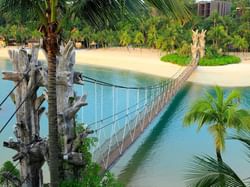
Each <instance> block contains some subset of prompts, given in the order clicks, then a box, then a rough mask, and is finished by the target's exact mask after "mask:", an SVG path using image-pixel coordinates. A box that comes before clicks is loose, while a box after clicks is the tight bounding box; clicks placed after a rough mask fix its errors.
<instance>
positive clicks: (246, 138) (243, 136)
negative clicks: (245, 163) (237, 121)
mask: <svg viewBox="0 0 250 187" xmlns="http://www.w3.org/2000/svg"><path fill="white" fill-rule="evenodd" d="M229 139H233V140H238V141H240V142H242V143H243V144H244V145H245V146H246V148H247V155H248V159H249V162H250V131H247V130H245V131H240V132H239V133H236V134H234V135H232V136H229Z"/></svg>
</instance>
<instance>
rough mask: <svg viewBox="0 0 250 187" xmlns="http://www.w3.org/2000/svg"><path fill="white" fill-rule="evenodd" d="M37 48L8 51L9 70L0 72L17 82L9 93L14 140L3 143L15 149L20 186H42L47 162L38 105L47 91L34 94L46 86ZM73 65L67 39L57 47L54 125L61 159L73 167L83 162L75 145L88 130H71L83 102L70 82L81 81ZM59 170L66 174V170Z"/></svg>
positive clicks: (78, 82) (42, 65)
mask: <svg viewBox="0 0 250 187" xmlns="http://www.w3.org/2000/svg"><path fill="white" fill-rule="evenodd" d="M38 52H39V49H38V48H33V49H32V50H31V54H29V53H28V52H27V50H24V49H20V50H12V51H9V56H10V59H11V62H12V64H13V71H11V72H3V79H5V80H10V81H13V82H14V83H15V84H18V86H17V88H16V91H15V94H14V95H12V96H11V98H12V100H13V102H14V104H15V105H16V108H17V109H18V108H19V109H18V111H17V113H16V125H15V130H14V134H15V136H16V140H15V141H14V140H10V141H8V142H4V146H5V147H8V148H11V149H14V150H16V151H17V154H16V155H15V156H13V160H14V161H17V160H19V161H20V170H21V171H20V173H21V178H20V182H21V184H22V186H23V187H39V186H42V184H43V181H42V169H41V168H42V166H43V164H44V162H45V161H48V164H49V155H48V153H49V151H48V150H49V147H48V143H47V140H46V139H42V138H41V137H40V117H41V115H42V113H43V112H44V111H45V108H44V107H41V105H42V103H43V102H44V101H45V100H46V99H47V95H46V93H44V94H42V95H40V96H37V90H38V89H39V87H45V88H46V87H47V86H48V69H47V66H45V65H44V64H43V63H42V62H40V61H39V60H38ZM45 56H46V54H45ZM74 65H75V52H74V47H73V43H72V42H69V43H68V44H67V45H66V46H65V47H61V50H60V55H58V56H57V87H56V89H57V103H58V106H57V108H58V114H57V116H58V124H57V125H58V127H59V128H58V129H59V132H58V133H59V135H60V138H61V139H63V142H62V144H61V148H62V149H61V151H62V152H61V154H60V155H61V159H62V162H66V163H68V164H69V165H71V166H72V168H77V167H79V166H83V165H84V159H83V158H84V157H83V155H82V153H80V152H79V146H80V145H81V144H82V143H83V139H84V138H85V137H86V136H87V134H88V132H83V133H81V134H76V131H75V130H76V128H75V127H76V121H75V115H76V113H77V112H78V111H79V110H80V108H81V107H82V106H85V105H87V103H86V95H84V96H81V97H78V96H76V93H75V91H74V89H73V85H74V84H83V80H82V74H81V73H80V72H74V70H73V67H74ZM62 169H63V168H62ZM62 173H63V174H64V176H63V177H66V176H65V175H67V172H66V171H63V172H62ZM70 175H71V176H72V173H71V174H70Z"/></svg>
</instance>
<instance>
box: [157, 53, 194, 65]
mask: <svg viewBox="0 0 250 187" xmlns="http://www.w3.org/2000/svg"><path fill="white" fill-rule="evenodd" d="M161 60H162V61H164V62H171V63H174V64H178V65H181V66H185V65H188V64H189V63H190V61H191V57H188V56H181V55H178V54H176V53H173V54H167V55H165V56H163V57H162V58H161Z"/></svg>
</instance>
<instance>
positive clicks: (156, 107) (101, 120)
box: [0, 53, 199, 184]
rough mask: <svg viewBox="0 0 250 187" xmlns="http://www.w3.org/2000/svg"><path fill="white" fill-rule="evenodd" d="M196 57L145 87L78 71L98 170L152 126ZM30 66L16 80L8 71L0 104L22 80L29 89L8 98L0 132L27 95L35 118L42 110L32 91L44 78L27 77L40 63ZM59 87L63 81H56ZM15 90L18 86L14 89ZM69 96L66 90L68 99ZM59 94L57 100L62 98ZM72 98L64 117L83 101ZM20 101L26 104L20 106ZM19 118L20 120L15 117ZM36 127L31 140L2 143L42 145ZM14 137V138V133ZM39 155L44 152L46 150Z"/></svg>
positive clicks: (193, 66) (27, 146)
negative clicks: (10, 104) (88, 97)
mask: <svg viewBox="0 0 250 187" xmlns="http://www.w3.org/2000/svg"><path fill="white" fill-rule="evenodd" d="M67 55H68V54H67ZM65 59H66V58H65ZM198 61H199V54H198V53H197V54H196V56H195V58H193V59H192V60H191V63H190V64H189V65H188V66H186V67H182V68H180V69H179V70H178V71H177V72H176V73H175V74H174V75H173V76H172V77H171V78H170V79H168V80H164V81H160V82H159V83H157V84H152V85H149V86H140V87H135V86H124V85H118V84H112V83H110V82H105V81H103V80H98V79H96V78H94V77H90V76H86V75H82V74H81V78H82V79H83V82H85V85H81V86H82V88H84V87H86V84H88V86H91V87H92V88H93V90H94V94H93V97H94V99H93V102H90V103H89V105H90V106H91V107H92V108H94V113H93V114H92V116H94V120H93V121H91V122H89V123H87V124H86V126H87V131H88V132H91V134H90V135H89V136H91V137H96V138H97V139H98V141H97V145H95V146H93V147H92V149H91V151H92V153H93V159H94V161H96V162H97V163H99V164H100V166H101V168H102V171H103V172H105V171H106V170H108V169H110V167H111V166H112V165H113V164H114V163H115V162H116V161H117V160H118V159H119V158H120V157H121V156H122V155H123V154H124V153H125V151H126V150H128V149H129V147H130V146H131V145H132V144H133V143H134V142H135V141H136V140H137V139H138V138H139V137H140V135H142V134H143V132H144V130H145V129H146V128H147V127H148V126H149V125H150V124H152V121H153V120H154V119H155V118H156V117H157V116H158V115H159V114H160V113H161V112H162V111H163V109H164V108H165V106H167V104H168V103H169V101H171V99H172V98H173V97H174V96H175V95H176V93H177V92H178V91H179V90H180V89H181V88H182V87H183V85H184V84H185V82H186V81H187V79H188V78H189V77H190V75H191V74H192V73H193V71H194V70H195V69H196V67H197V65H198ZM69 65H70V64H69ZM33 68H35V70H34V69H32V70H31V69H27V70H26V71H24V72H23V74H21V75H20V74H16V75H15V76H17V78H16V79H15V77H14V74H13V73H9V74H8V75H9V77H10V79H13V80H14V81H15V86H14V88H13V89H11V90H10V91H9V93H8V94H7V96H5V97H4V98H3V99H2V101H1V102H0V107H2V106H3V105H4V103H5V102H6V101H7V99H8V98H9V97H11V96H12V95H13V94H14V93H15V91H16V90H18V89H19V87H20V84H24V83H25V84H27V83H28V84H27V88H28V89H29V90H33V91H31V92H27V93H26V92H25V93H26V94H25V95H23V96H22V97H21V98H19V99H18V100H15V99H14V101H15V102H14V103H15V104H16V109H15V111H14V112H13V113H12V114H11V116H10V118H9V119H8V120H6V122H5V123H4V124H3V125H2V126H1V127H0V134H2V133H3V132H4V130H5V129H6V128H7V127H8V125H9V124H10V122H11V120H12V118H13V117H14V116H15V115H16V114H17V113H18V112H19V111H20V109H22V110H23V111H25V110H27V109H29V106H28V105H27V103H29V102H28V100H29V101H30V99H32V98H35V99H36V101H37V103H36V106H34V108H32V110H30V111H31V112H32V113H34V114H36V113H38V118H39V117H40V114H41V113H42V112H43V111H44V109H43V108H40V106H41V104H42V102H43V101H44V100H45V96H44V95H42V97H41V96H39V97H37V96H36V92H35V91H34V90H37V89H38V88H39V86H37V84H38V85H42V86H44V84H46V79H44V77H43V74H40V76H38V78H37V79H35V80H32V79H31V78H29V79H28V78H27V76H28V74H29V73H30V72H31V75H32V73H33V74H35V73H34V72H35V71H37V70H41V71H42V67H41V64H39V63H38V64H37V65H36V66H35V67H33ZM45 72H46V71H45ZM78 74H79V72H77V76H79V75H78ZM13 77H14V78H13ZM72 77H73V76H72ZM44 80H45V81H44ZM42 81H43V82H42ZM60 81H61V82H60V83H63V79H61V80H60ZM73 81H75V80H72V82H73ZM30 82H31V83H30ZM29 83H30V84H29ZM30 85H33V86H30ZM67 85H68V84H67ZM59 86H65V85H64V84H61V85H59ZM57 89H58V88H57ZM104 89H105V90H109V91H108V92H107V93H108V94H109V97H110V98H111V100H110V101H111V103H107V96H106V95H105V93H104ZM19 91H21V90H20V89H19ZM120 92H123V94H122V96H121V94H120V95H119V93H120ZM72 95H73V94H71V93H70V94H69V97H72ZM131 95H132V97H131ZM67 97H68V96H67ZM61 98H62V99H63V97H61ZM76 98H77V97H76ZM77 99H79V100H77V101H74V102H75V104H73V105H72V107H73V109H74V110H73V112H71V113H70V116H74V114H75V113H74V111H76V112H77V111H78V110H79V108H80V107H81V106H84V105H86V103H85V102H84V96H83V97H81V98H77ZM16 101H17V103H16ZM121 102H123V103H125V104H123V105H124V106H123V105H122V104H121ZM24 105H25V107H26V108H24V107H23V106H24ZM107 105H108V108H109V110H107V111H108V112H110V111H111V114H110V113H109V114H108V115H106V114H107V111H106V108H105V106H107ZM70 107H71V106H70ZM74 107H75V108H74ZM24 109H25V110H24ZM68 109H71V108H68ZM68 111H69V110H68ZM21 114H22V113H21ZM68 114H69V113H68ZM19 115H20V114H19ZM58 115H61V116H62V119H64V120H65V121H66V122H67V121H68V122H69V121H70V120H67V119H68V118H67V116H66V117H65V114H62V113H59V114H58ZM28 116H29V115H28ZM32 117H34V116H33V115H30V116H29V118H30V119H28V118H24V119H25V120H26V121H27V122H29V121H32V119H31V118H32ZM19 118H22V116H19ZM35 120H38V119H35ZM17 121H18V119H17ZM19 122H22V121H21V120H20V119H19ZM62 122H63V121H61V123H62ZM83 122H84V116H83ZM17 125H20V128H21V130H25V129H24V128H23V125H24V124H22V123H20V124H17ZM66 126H67V124H65V127H66ZM18 128H19V126H18ZM39 128H40V127H39V126H37V127H36V128H35V129H32V128H31V130H32V132H30V133H31V136H30V137H29V139H31V140H27V143H25V144H20V142H19V141H20V140H18V142H12V141H9V142H4V146H5V147H9V148H13V149H15V150H18V151H19V150H21V149H20V147H19V146H23V148H22V149H24V152H25V151H26V149H27V150H32V148H34V145H35V146H39V145H42V146H44V147H46V143H44V142H45V141H43V139H41V138H40V136H39V134H36V132H39ZM28 132H29V131H28ZM69 134H70V133H69ZM15 135H16V137H17V139H18V138H19V135H18V134H15ZM70 138H71V137H70ZM70 138H68V140H70ZM66 140H67V139H66ZM68 140H67V141H66V144H68V145H71V144H70V143H68ZM33 144H34V145H33ZM39 148H40V147H39ZM42 148H43V147H41V150H42ZM71 149H72V146H68V147H67V146H66V149H65V151H64V155H66V156H67V154H69V153H71V152H74V151H72V150H71ZM76 149H77V148H75V150H76ZM68 150H69V151H68ZM21 151H22V150H21ZM21 151H19V153H18V154H16V155H15V156H14V157H13V161H18V160H19V161H21V160H22V158H24V157H25V155H23V154H22V152H21ZM43 153H44V154H45V156H46V152H43ZM65 158H68V157H65ZM45 159H47V158H45ZM42 162H43V159H42V160H41V163H42ZM20 163H21V162H20ZM17 164H18V163H17ZM17 164H16V165H15V168H16V167H17ZM21 164H23V163H21ZM8 177H10V173H7V174H6V178H8ZM21 179H22V180H19V181H18V182H19V183H21V184H22V183H27V180H30V179H31V178H30V176H29V175H24V177H22V178H21Z"/></svg>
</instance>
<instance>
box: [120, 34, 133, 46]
mask: <svg viewBox="0 0 250 187" xmlns="http://www.w3.org/2000/svg"><path fill="white" fill-rule="evenodd" d="M130 43H131V37H130V35H129V33H128V31H123V32H121V35H120V45H121V46H126V47H128V45H129V44H130Z"/></svg>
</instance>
